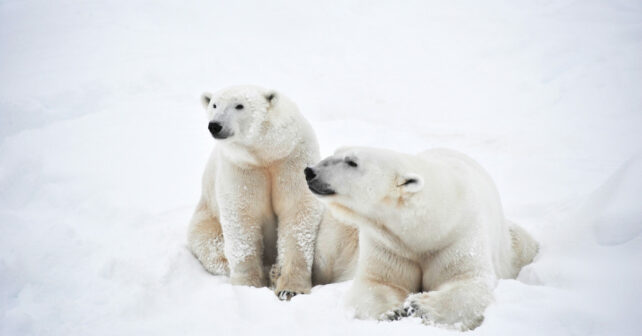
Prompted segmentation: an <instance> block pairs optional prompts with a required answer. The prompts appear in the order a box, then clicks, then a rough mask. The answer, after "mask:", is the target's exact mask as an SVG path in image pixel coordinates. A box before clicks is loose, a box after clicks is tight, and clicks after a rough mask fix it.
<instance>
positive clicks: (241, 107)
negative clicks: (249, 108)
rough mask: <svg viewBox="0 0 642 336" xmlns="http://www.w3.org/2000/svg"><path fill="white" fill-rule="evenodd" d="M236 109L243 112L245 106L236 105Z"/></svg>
mask: <svg viewBox="0 0 642 336" xmlns="http://www.w3.org/2000/svg"><path fill="white" fill-rule="evenodd" d="M234 108H235V109H237V110H242V109H243V105H241V104H238V105H236V107H234Z"/></svg>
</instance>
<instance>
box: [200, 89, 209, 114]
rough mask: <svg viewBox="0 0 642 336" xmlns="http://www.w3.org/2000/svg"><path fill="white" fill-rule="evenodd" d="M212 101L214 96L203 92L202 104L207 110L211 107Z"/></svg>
mask: <svg viewBox="0 0 642 336" xmlns="http://www.w3.org/2000/svg"><path fill="white" fill-rule="evenodd" d="M211 100H212V94H211V93H209V92H203V94H202V95H201V104H203V107H204V108H205V109H206V110H207V107H208V106H210V101H211Z"/></svg>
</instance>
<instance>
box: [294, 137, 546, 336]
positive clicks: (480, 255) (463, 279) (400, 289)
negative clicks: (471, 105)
mask: <svg viewBox="0 0 642 336" xmlns="http://www.w3.org/2000/svg"><path fill="white" fill-rule="evenodd" d="M305 175H306V180H307V182H308V186H309V188H310V190H311V191H312V192H313V193H315V194H316V195H317V196H318V198H319V199H321V200H322V201H323V202H324V203H325V204H327V206H328V207H329V209H330V210H331V212H332V213H333V214H334V215H335V216H337V218H339V219H340V220H345V221H348V222H351V223H354V224H355V225H357V226H358V227H359V261H358V266H357V270H356V275H355V280H354V283H353V285H352V288H351V289H350V291H349V294H348V303H349V305H351V306H352V307H353V308H354V309H355V314H356V316H357V317H359V318H378V319H398V318H400V317H404V316H418V317H421V318H422V319H423V321H424V322H425V323H427V324H434V325H446V326H449V327H452V328H456V329H461V330H468V329H473V328H475V327H477V326H478V325H479V324H480V323H481V322H482V320H483V317H484V310H485V308H486V307H487V306H488V304H489V303H490V302H491V301H492V298H493V294H492V292H493V289H494V287H495V284H496V283H497V279H499V278H514V277H515V276H516V275H517V274H518V273H519V271H520V269H521V268H522V266H524V265H526V264H528V263H530V262H531V261H532V260H533V258H534V256H535V254H536V253H537V249H538V246H537V243H536V242H535V241H534V240H533V238H531V236H530V235H529V234H528V233H527V232H526V231H524V230H523V229H522V228H521V227H519V226H517V225H515V224H513V223H511V222H509V221H507V220H506V219H505V218H504V214H503V212H502V207H501V204H500V200H499V195H498V193H497V190H496V188H495V186H494V184H493V181H492V180H491V178H490V177H489V176H488V175H487V174H486V172H485V171H484V170H483V169H482V168H481V167H480V166H479V165H478V164H477V163H475V162H474V161H473V160H472V159H470V158H468V157H467V156H464V155H463V154H459V153H457V152H453V151H450V150H443V149H435V150H429V151H426V152H424V153H422V154H420V155H417V156H413V155H406V154H401V153H396V152H392V151H388V150H382V149H372V148H345V149H340V150H338V151H337V152H336V153H335V154H334V155H333V156H331V157H329V158H326V159H324V160H323V161H321V162H320V163H318V164H317V165H316V166H314V167H311V168H306V169H305ZM404 302H405V303H404Z"/></svg>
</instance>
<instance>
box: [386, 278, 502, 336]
mask: <svg viewBox="0 0 642 336" xmlns="http://www.w3.org/2000/svg"><path fill="white" fill-rule="evenodd" d="M491 301H492V290H491V288H490V286H488V279H486V278H481V277H472V278H467V279H460V280H455V281H450V282H448V283H445V284H444V285H442V286H440V287H439V288H438V289H437V290H434V291H430V292H423V293H417V294H413V295H410V296H409V297H408V299H407V300H406V302H405V303H404V305H403V308H402V310H403V312H402V313H398V314H399V315H402V316H418V317H420V318H421V319H422V320H423V322H424V323H426V324H429V325H441V326H448V327H451V328H454V329H459V330H462V331H465V330H471V329H474V328H476V327H477V326H479V325H480V324H481V323H482V321H483V320H484V310H486V307H487V306H488V305H489V304H490V302H491Z"/></svg>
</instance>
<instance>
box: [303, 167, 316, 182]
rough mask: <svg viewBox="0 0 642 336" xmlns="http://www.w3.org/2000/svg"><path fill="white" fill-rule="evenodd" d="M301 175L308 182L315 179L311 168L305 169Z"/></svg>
mask: <svg viewBox="0 0 642 336" xmlns="http://www.w3.org/2000/svg"><path fill="white" fill-rule="evenodd" d="M303 173H305V180H306V181H308V182H310V181H312V180H314V178H315V177H317V174H315V173H314V170H312V168H310V167H307V168H305V169H304V170H303Z"/></svg>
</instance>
